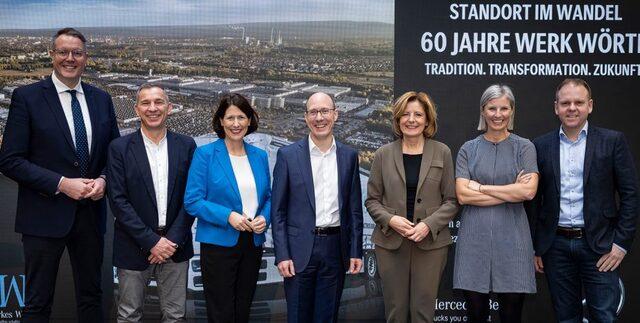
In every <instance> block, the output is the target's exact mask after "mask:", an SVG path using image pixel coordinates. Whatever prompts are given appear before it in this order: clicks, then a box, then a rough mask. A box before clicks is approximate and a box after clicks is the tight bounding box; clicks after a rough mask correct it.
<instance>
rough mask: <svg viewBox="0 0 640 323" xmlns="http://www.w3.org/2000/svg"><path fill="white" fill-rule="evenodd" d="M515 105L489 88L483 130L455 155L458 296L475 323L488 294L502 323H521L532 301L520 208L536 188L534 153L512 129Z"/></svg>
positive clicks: (505, 91)
mask: <svg viewBox="0 0 640 323" xmlns="http://www.w3.org/2000/svg"><path fill="white" fill-rule="evenodd" d="M514 110H515V99H514V97H513V93H512V91H511V89H510V88H509V87H507V86H505V85H492V86H490V87H489V88H487V89H486V90H485V91H484V93H483V94H482V98H481V99H480V121H479V123H478V130H481V131H484V133H483V134H481V135H480V136H478V137H476V138H475V139H472V140H469V141H467V142H466V143H464V145H462V147H461V148H460V151H459V152H458V158H457V161H456V195H457V197H458V201H459V203H460V204H461V205H464V207H463V210H462V213H461V223H460V229H459V230H458V240H457V245H456V255H455V267H454V272H453V288H455V289H461V290H462V291H463V293H464V297H465V300H466V301H467V314H468V316H469V319H470V321H471V322H487V319H488V317H489V304H488V303H489V294H490V293H493V294H495V295H496V296H497V299H498V302H499V304H500V307H499V314H500V322H502V323H505V322H507V323H509V322H520V320H521V316H522V315H521V313H522V303H523V301H524V295H525V293H535V292H536V284H535V272H534V264H533V257H534V253H533V247H532V244H531V235H530V232H529V224H528V221H527V216H526V213H525V210H524V207H523V205H522V202H523V201H525V200H531V199H532V198H533V197H534V196H535V194H536V189H537V186H538V167H537V164H536V151H535V147H534V146H533V144H532V143H531V141H529V140H527V139H524V138H521V137H519V136H517V135H515V134H513V133H511V132H510V130H512V129H513V117H514V112H515V111H514Z"/></svg>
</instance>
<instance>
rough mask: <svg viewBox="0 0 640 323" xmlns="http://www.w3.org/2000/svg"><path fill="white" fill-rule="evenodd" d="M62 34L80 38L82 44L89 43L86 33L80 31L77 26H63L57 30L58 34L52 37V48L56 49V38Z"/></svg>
mask: <svg viewBox="0 0 640 323" xmlns="http://www.w3.org/2000/svg"><path fill="white" fill-rule="evenodd" d="M62 35H66V36H71V37H75V38H78V39H80V40H81V41H82V45H83V46H85V47H86V45H87V39H86V38H85V37H84V35H83V34H82V33H81V32H79V31H78V30H76V29H75V28H71V27H66V28H62V29H60V30H58V31H57V32H56V34H55V35H54V36H53V38H52V39H51V48H52V49H55V47H56V39H58V37H60V36H62Z"/></svg>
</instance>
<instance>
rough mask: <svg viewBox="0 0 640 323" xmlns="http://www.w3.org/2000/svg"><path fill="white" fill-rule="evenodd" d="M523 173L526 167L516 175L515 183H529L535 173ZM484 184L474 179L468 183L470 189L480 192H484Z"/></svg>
mask: <svg viewBox="0 0 640 323" xmlns="http://www.w3.org/2000/svg"><path fill="white" fill-rule="evenodd" d="M523 173H524V169H523V170H521V171H520V172H519V173H518V176H516V180H515V182H513V183H514V184H527V183H529V181H530V180H531V177H532V176H533V174H534V173H527V174H523ZM482 186H483V184H480V183H478V182H476V181H474V180H469V184H467V187H468V188H469V189H471V190H473V191H476V192H480V193H483V192H482Z"/></svg>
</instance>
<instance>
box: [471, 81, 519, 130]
mask: <svg viewBox="0 0 640 323" xmlns="http://www.w3.org/2000/svg"><path fill="white" fill-rule="evenodd" d="M501 97H506V98H507V100H509V105H510V106H511V117H509V124H508V125H507V130H513V123H514V119H515V115H516V99H515V97H514V96H513V91H511V88H510V87H508V86H507V85H503V84H494V85H491V86H489V87H488V88H487V89H486V90H484V93H482V96H481V97H480V119H479V120H478V130H480V131H487V121H486V120H485V119H484V116H483V115H482V111H483V110H484V107H485V106H486V105H487V103H489V101H491V100H493V99H499V98H501Z"/></svg>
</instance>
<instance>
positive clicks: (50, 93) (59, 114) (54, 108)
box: [43, 77, 76, 154]
mask: <svg viewBox="0 0 640 323" xmlns="http://www.w3.org/2000/svg"><path fill="white" fill-rule="evenodd" d="M43 87H44V98H45V100H46V101H47V103H48V106H49V109H51V113H52V114H53V116H54V118H55V120H56V122H57V123H58V126H59V127H60V130H62V133H63V134H64V138H65V139H66V141H67V144H69V147H71V150H72V151H73V152H74V154H75V151H76V146H75V145H74V144H73V139H72V138H71V130H70V129H69V124H68V123H67V118H66V117H65V115H64V110H62V104H61V103H60V97H59V96H58V91H57V90H56V87H55V86H54V85H53V81H52V80H51V77H49V78H47V80H46V81H45V82H44V84H43Z"/></svg>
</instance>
